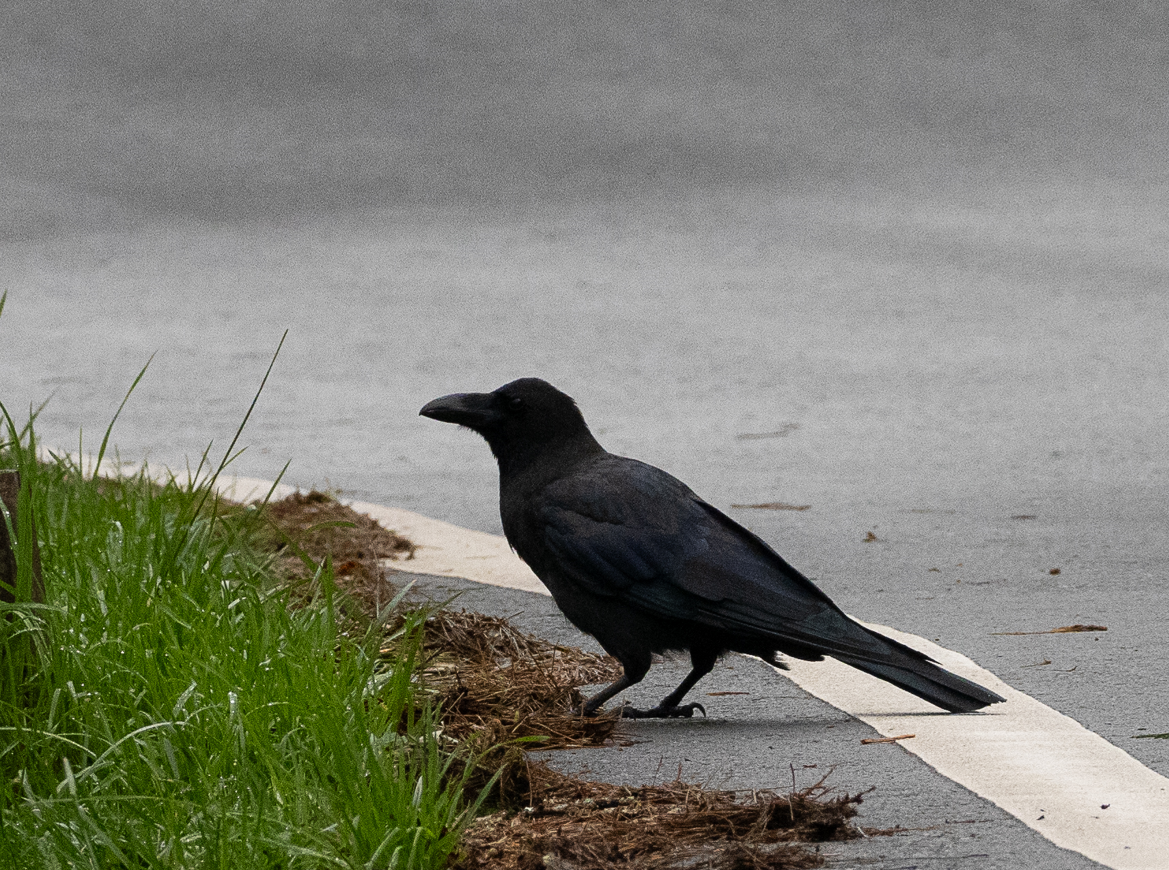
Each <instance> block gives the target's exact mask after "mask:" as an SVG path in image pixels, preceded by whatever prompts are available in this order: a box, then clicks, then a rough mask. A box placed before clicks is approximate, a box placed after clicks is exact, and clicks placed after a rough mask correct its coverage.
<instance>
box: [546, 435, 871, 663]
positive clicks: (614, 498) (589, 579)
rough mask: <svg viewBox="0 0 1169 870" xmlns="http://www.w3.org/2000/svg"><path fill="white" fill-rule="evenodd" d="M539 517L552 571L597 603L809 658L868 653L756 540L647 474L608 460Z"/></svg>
mask: <svg viewBox="0 0 1169 870" xmlns="http://www.w3.org/2000/svg"><path fill="white" fill-rule="evenodd" d="M535 508H536V511H537V517H538V520H539V523H540V525H541V526H542V529H543V537H544V546H545V547H546V549H547V551H548V552H549V553H550V554H551V555H552V556H553V557H554V558H555V560H556V569H557V570H558V571H559V572H560V573H562V574H564V575H566V576H567V577H568V578H570V579H571V580H572V581H573V582H574V583H577V584H579V585H580V586H582V587H584V588H585V589H587V590H589V591H590V592H592V593H594V594H597V595H602V596H618V597H620V598H621V599H622V600H623V601H626V602H629V603H632V604H635V605H637V606H639V607H641V608H643V609H645V610H647V611H649V612H651V613H654V614H655V615H660V616H667V617H673V618H677V619H685V620H692V621H697V622H701V623H704V624H708V625H711V626H713V627H716V628H719V629H723V630H726V631H749V632H751V633H753V634H758V635H763V636H766V637H771V638H774V639H776V640H780V641H785V642H787V643H794V644H797V645H798V646H800V647H801V648H806V649H807V651H812V652H833V651H834V650H839V651H840V652H849V651H853V649H854V647H855V651H856V652H860V651H861V650H862V648H868V647H869V646H870V645H871V641H870V640H869V637H868V633H867V632H865V631H864V629H863V628H861V627H860V626H859V625H857V624H856V623H854V622H853V621H852V620H850V619H849V618H848V617H847V616H845V615H844V614H843V613H842V612H841V611H840V609H839V608H838V607H837V606H836V605H835V604H833V603H832V601H831V600H830V599H829V598H828V597H827V596H826V595H825V594H824V593H823V592H821V591H820V590H819V589H818V588H817V587H816V586H815V585H814V584H813V583H812V582H811V581H810V580H808V579H807V578H806V577H804V576H803V575H802V574H801V573H800V572H799V571H797V570H796V569H795V568H793V567H791V566H790V565H789V564H788V563H787V562H786V561H784V559H783V558H782V557H780V556H779V554H777V553H776V552H775V551H774V550H772V549H771V548H770V547H769V546H768V545H767V544H766V543H765V542H764V541H763V540H762V539H761V538H759V537H757V536H756V535H754V534H753V533H751V532H750V531H748V530H747V529H745V528H743V527H742V526H740V525H739V524H738V523H736V522H734V521H733V520H731V519H730V518H729V517H727V516H726V515H724V514H722V513H721V512H720V511H718V510H717V509H715V508H714V507H712V506H711V505H709V504H707V503H706V502H704V501H703V500H702V499H700V498H699V497H698V496H697V495H695V494H694V493H693V492H692V491H691V490H690V489H689V487H687V486H686V485H685V484H683V483H682V482H681V481H679V480H677V479H676V478H674V477H672V476H670V475H669V474H667V473H666V472H664V471H661V470H660V469H657V468H654V467H653V466H650V465H646V464H644V463H641V462H637V461H636V460H632V459H624V458H622V457H616V456H607V457H604V458H603V459H600V460H597V461H595V462H593V463H591V464H590V466H589V467H588V468H587V469H584V470H579V469H578V470H577V471H576V472H575V473H574V474H572V475H569V476H566V477H563V478H561V479H560V480H558V481H556V482H555V483H553V484H552V485H550V486H548V487H547V488H546V489H545V491H544V492H543V493H542V495H541V497H540V498H539V499H538V500H537V503H536V505H535ZM854 627H855V629H854ZM841 644H844V647H845V649H840V646H841Z"/></svg>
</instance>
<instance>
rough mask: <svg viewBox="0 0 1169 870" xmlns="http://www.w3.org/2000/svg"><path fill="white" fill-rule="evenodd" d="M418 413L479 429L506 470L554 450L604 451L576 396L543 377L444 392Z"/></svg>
mask: <svg viewBox="0 0 1169 870" xmlns="http://www.w3.org/2000/svg"><path fill="white" fill-rule="evenodd" d="M418 413H419V414H421V415H422V416H423V417H429V418H431V419H432V420H441V421H442V422H444V423H457V424H458V425H460V426H465V427H466V428H468V429H471V430H473V431H475V432H478V433H479V434H480V435H482V436H483V437H484V438H485V439H486V440H487V443H488V444H489V445H490V446H491V452H492V453H494V454H495V458H496V459H498V460H499V464H500V468H501V469H503V468H505V466H507V465H512V464H515V463H517V462H522V461H524V460H526V459H528V458H531V457H532V456H535V455H541V454H546V453H549V452H560V451H585V452H588V453H591V452H594V451H599V450H600V449H601V447H600V445H599V444H597V442H596V439H594V438H593V436H592V434H591V433H590V432H589V427H588V424H586V423H585V420H584V417H583V416H582V414H581V413H580V409H578V408H577V407H576V402H574V401H573V400H572V397H571V396H569V395H567V394H565V393H562V392H560V390H558V389H556V388H555V387H554V386H552V385H551V384H550V383H548V382H547V381H542V380H540V379H539V378H520V379H519V380H518V381H512V382H511V383H509V384H504V385H503V386H502V387H500V388H499V389H497V390H495V391H493V392H490V393H454V394H452V395H450V396H443V397H441V398H438V399H435V400H434V401H432V402H428V403H427V404H426V405H424V406H423V408H422V410H421V411H419V412H418Z"/></svg>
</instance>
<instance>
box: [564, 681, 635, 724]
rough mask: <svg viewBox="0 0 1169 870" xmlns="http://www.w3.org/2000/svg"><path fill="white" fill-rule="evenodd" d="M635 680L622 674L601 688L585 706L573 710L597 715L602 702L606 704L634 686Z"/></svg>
mask: <svg viewBox="0 0 1169 870" xmlns="http://www.w3.org/2000/svg"><path fill="white" fill-rule="evenodd" d="M634 682H635V681H634V680H631V679H629V677H628V676H626V675H625V674H622V675H621V676H620V677H619V678H618V679H616V680H615V681H613V682H612V683H610V684H609V685H607V686H605V688H603V689H601V691H599V692H597V694H595V695H593V696H592V697H591V698H589V699H588V700H587V701H585V702H584V706H583V707H581V708H580V710H579V711H575V710H574V711H573V712H580V713H581V714H582V715H584V716H595V715H596V714H597V710H598V709H599V708H600V706H601V705H602V704H604V703H605V702H606V701H608V700H609V699H610V698H612V697H613V696H614V695H616V694H617V693H618V692H624V691H625V690H626V689H628V688H629V687H630V686H632V685H633V684H634Z"/></svg>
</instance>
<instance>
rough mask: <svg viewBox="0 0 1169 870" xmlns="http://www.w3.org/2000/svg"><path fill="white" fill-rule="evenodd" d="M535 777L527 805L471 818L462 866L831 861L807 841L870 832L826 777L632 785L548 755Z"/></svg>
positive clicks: (714, 866) (574, 869)
mask: <svg viewBox="0 0 1169 870" xmlns="http://www.w3.org/2000/svg"><path fill="white" fill-rule="evenodd" d="M528 780H529V787H530V793H529V797H528V804H527V806H525V807H524V808H523V809H521V810H519V811H515V812H512V811H500V812H497V813H494V814H492V815H488V816H483V817H481V818H479V819H477V820H475V821H474V822H473V823H472V824H471V826H470V827H469V828H468V830H467V832H466V834H465V835H464V837H463V849H464V854H463V856H462V857H461V858H460V860H459V861H458V862H457V863H456V864H455V865H454V866H455V868H457V870H488V868H491V870H536V868H548V867H552V868H561V870H625V868H635V867H636V868H647V870H648V868H667V867H683V866H684V867H697V868H710V870H747V868H751V870H764V868H766V870H779V868H784V870H793V868H804V867H818V866H820V865H821V864H823V859H822V857H821V856H820V855H819V853H818V852H817V851H814V850H812V849H808V848H807V846H806V844H808V843H822V842H826V841H829V840H847V839H852V838H854V837H857V836H860V835H859V833H858V832H857V829H856V828H855V826H854V824H853V823H852V822H851V819H852V817H853V816H855V815H856V805H857V804H859V803H860V802H861V796H860V795H853V796H849V795H843V796H838V797H832V796H829V795H828V794H827V789H826V787H825V786H824V784H823V781H821V782H819V783H817V784H816V785H814V786H812V787H811V788H808V789H804V790H803V791H799V792H795V793H793V794H779V793H776V792H774V791H770V790H766V791H753V792H733V791H722V790H716V789H708V788H703V787H701V786H697V785H693V784H691V783H686V782H682V781H681V780H675V781H674V782H671V783H667V784H665V785H657V786H640V787H628V786H616V785H609V784H606V783H595V782H589V781H587V780H583V779H579V778H577V777H572V776H568V775H565V774H563V773H558V772H556V771H554V770H552V769H551V768H549V767H548V766H547V765H544V764H532V765H531V766H530V769H529V776H528Z"/></svg>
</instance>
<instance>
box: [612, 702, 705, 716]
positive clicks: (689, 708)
mask: <svg viewBox="0 0 1169 870" xmlns="http://www.w3.org/2000/svg"><path fill="white" fill-rule="evenodd" d="M695 710H697V711H698V712H700V713H701V714H702V715H703V716H704V717H705V716H706V708H705V707H703V706H702V705H701V704H681V705H680V706H677V707H662V706H658V707H653V708H651V709H649V710H638V709H637V708H636V707H629V706H625V707H622V708H621V718H622V719H689V718H690V717H691V716H693V715H694V711H695Z"/></svg>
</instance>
